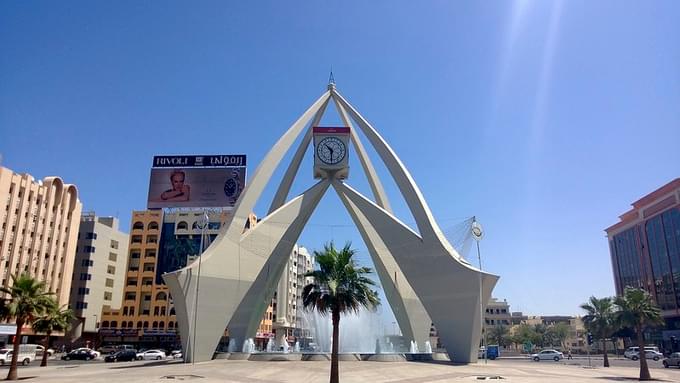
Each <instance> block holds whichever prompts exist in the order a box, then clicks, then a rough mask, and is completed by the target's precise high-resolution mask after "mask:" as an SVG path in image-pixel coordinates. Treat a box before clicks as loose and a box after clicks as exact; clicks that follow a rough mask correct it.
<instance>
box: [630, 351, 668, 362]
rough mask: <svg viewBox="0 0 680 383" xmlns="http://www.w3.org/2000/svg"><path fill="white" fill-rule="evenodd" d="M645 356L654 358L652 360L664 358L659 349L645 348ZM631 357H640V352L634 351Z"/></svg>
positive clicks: (635, 358) (636, 358)
mask: <svg viewBox="0 0 680 383" xmlns="http://www.w3.org/2000/svg"><path fill="white" fill-rule="evenodd" d="M645 357H646V358H647V359H652V360H655V361H656V360H659V359H661V358H663V354H662V353H660V352H658V351H654V350H645ZM630 359H632V360H638V359H640V353H639V352H634V353H632V354H631V356H630Z"/></svg>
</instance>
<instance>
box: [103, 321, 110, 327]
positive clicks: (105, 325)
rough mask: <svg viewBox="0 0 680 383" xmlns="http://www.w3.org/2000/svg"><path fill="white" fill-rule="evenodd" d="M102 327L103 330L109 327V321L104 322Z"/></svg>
mask: <svg viewBox="0 0 680 383" xmlns="http://www.w3.org/2000/svg"><path fill="white" fill-rule="evenodd" d="M102 327H103V328H108V327H109V321H107V320H105V321H103V322H102Z"/></svg>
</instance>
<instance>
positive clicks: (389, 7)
mask: <svg viewBox="0 0 680 383" xmlns="http://www.w3.org/2000/svg"><path fill="white" fill-rule="evenodd" d="M679 18H680V4H678V3H677V2H672V1H667V2H660V1H659V2H632V1H598V2H592V1H568V2H567V1H563V2H548V1H515V2H511V1H504V2H463V1H457V2H450V1H432V2H394V1H389V2H388V1H382V2H361V1H343V2H331V1H315V2H260V3H258V4H257V5H255V4H251V2H230V3H227V2H218V1H216V2H208V1H201V2H191V3H189V2H172V1H169V2H137V1H130V2H123V1H121V2H116V3H105V2H94V3H93V2H75V1H74V2H69V3H56V2H35V1H33V2H23V1H4V2H1V3H0V46H2V51H3V53H2V55H0V153H2V157H3V158H2V164H3V166H6V167H9V168H11V169H13V170H15V171H17V172H29V173H31V174H33V175H34V176H35V177H36V178H42V177H45V176H49V175H59V176H61V177H62V178H63V179H64V180H65V181H66V182H68V183H74V184H76V185H77V186H78V188H79V191H80V198H81V200H82V202H83V203H84V207H85V209H86V210H95V211H96V212H97V213H98V214H100V215H118V216H119V217H120V219H121V222H122V225H123V226H124V227H125V228H127V227H128V226H129V219H130V212H131V211H132V210H142V209H144V208H145V203H146V194H147V184H148V178H149V167H150V165H151V158H152V156H153V155H154V154H192V153H197V154H208V153H215V154H217V153H244V154H247V155H248V159H249V171H250V172H251V173H252V171H254V169H255V167H256V165H257V164H258V163H259V161H260V160H261V159H262V158H263V156H264V155H265V154H266V152H267V151H268V150H269V148H270V147H271V145H272V144H273V143H274V142H275V141H276V140H277V139H278V137H279V136H280V135H281V134H282V133H283V132H284V131H285V130H286V129H287V128H288V127H289V126H290V124H291V123H292V122H293V121H294V120H295V119H296V118H297V117H298V116H299V115H300V114H301V113H302V112H303V111H304V110H305V109H306V108H307V107H308V106H309V105H310V104H311V103H312V102H313V101H314V100H315V99H316V98H317V97H318V96H319V95H320V94H321V93H322V92H323V91H324V90H325V87H326V83H327V80H328V74H329V70H330V68H331V67H332V68H333V71H334V73H335V78H336V81H337V85H338V89H339V90H340V92H341V93H342V94H343V95H344V96H345V97H346V98H347V99H348V100H349V101H350V102H351V103H353V105H354V106H355V107H357V108H358V110H359V111H360V112H361V113H362V114H363V115H364V116H365V117H366V118H367V119H368V120H369V121H370V122H371V123H372V124H373V125H374V126H375V127H376V128H377V129H378V130H379V131H380V132H381V134H382V135H383V137H385V138H386V140H387V141H388V142H389V144H390V145H391V146H392V147H393V148H394V150H395V151H396V152H397V153H398V155H399V156H400V157H401V159H402V161H403V162H404V163H405V165H406V166H407V167H408V168H409V170H410V171H411V173H412V175H413V177H414V178H415V180H416V182H418V184H419V185H420V188H421V190H422V191H423V193H424V196H425V198H426V199H427V201H428V203H429V205H430V207H431V209H432V210H433V212H434V214H435V216H436V218H437V219H438V221H439V224H440V226H441V227H442V229H444V230H445V231H446V230H448V229H450V228H454V227H455V226H456V225H457V224H459V223H460V222H461V221H462V220H464V219H465V218H466V217H470V216H472V215H476V216H477V217H479V219H480V220H481V222H482V223H483V224H484V226H485V229H486V237H485V239H484V241H483V242H482V243H481V248H482V255H483V259H484V263H485V269H487V270H489V271H491V272H494V273H497V274H499V275H501V280H500V282H499V284H498V286H497V288H496V291H495V293H494V295H495V296H497V297H499V298H507V299H508V301H509V303H510V304H511V309H512V310H521V311H524V312H528V313H531V314H576V313H579V309H578V305H579V304H580V303H581V302H584V301H585V300H586V299H587V298H588V297H589V296H590V295H593V294H594V295H596V296H603V295H610V294H613V293H614V287H613V279H612V273H611V263H610V260H609V252H608V247H607V241H606V238H605V236H604V232H603V229H604V228H606V227H608V226H609V225H611V224H613V223H615V222H616V220H617V217H618V215H620V214H621V213H623V212H625V211H626V210H627V209H628V208H629V204H630V203H631V202H633V201H634V200H636V199H637V198H639V197H641V196H643V195H645V194H646V193H648V192H650V191H652V190H653V189H655V188H657V187H659V186H661V185H663V184H665V183H666V182H669V181H670V180H672V179H674V178H676V177H678V176H680V150H678V143H679V142H680V107H679V105H680V23H678V22H677V20H678V19H679ZM325 122H326V123H327V124H332V123H334V122H335V123H337V118H334V117H333V116H330V117H329V119H328V120H326V121H325ZM26 147H28V148H30V149H31V150H30V152H27V151H25V150H24V148H26ZM351 165H353V168H352V169H353V170H352V174H351V176H350V180H349V182H350V183H351V184H353V185H356V186H357V188H359V189H360V190H367V189H366V187H365V180H364V179H363V178H362V177H361V175H360V172H359V171H358V169H359V167H358V164H357V163H356V161H353V162H352V163H351ZM311 173H312V170H311V165H310V164H309V162H307V163H306V165H304V166H303V167H302V169H301V172H300V177H299V179H298V181H297V182H296V185H295V190H296V191H298V192H299V191H301V190H304V188H306V187H307V186H309V185H311V184H312V182H313V180H312V178H311ZM279 174H280V173H279ZM386 184H387V187H388V191H389V192H390V196H391V197H392V200H393V201H395V202H394V204H395V208H396V211H397V213H398V214H399V215H400V216H401V217H404V220H405V221H407V222H410V221H411V219H410V217H409V216H408V213H407V211H406V209H405V206H404V204H403V203H401V204H400V203H398V202H397V200H398V195H397V194H396V190H395V188H394V185H393V184H392V183H391V181H390V182H386ZM269 193H270V194H269V195H271V194H272V193H273V192H272V191H269ZM265 197H266V196H265ZM268 203H269V201H265V202H263V203H261V204H260V205H258V211H257V213H258V214H260V215H262V214H264V213H265V210H266V208H267V206H268ZM328 239H334V240H336V241H338V242H344V241H345V240H352V241H353V242H354V244H355V246H356V247H357V248H359V249H360V255H361V256H362V259H367V258H366V254H365V250H364V249H365V247H364V245H363V243H362V242H361V239H360V237H359V235H358V232H357V231H356V229H354V228H353V227H352V224H351V219H350V217H349V216H348V215H347V213H346V212H344V210H343V209H342V207H341V206H340V202H339V200H338V198H337V197H336V196H334V195H332V194H329V195H328V196H327V197H326V198H324V201H323V205H322V206H321V207H320V208H319V209H318V211H317V212H316V213H315V215H314V216H313V217H312V220H311V222H310V225H309V227H308V228H307V229H306V230H305V232H304V233H303V236H302V238H301V240H300V242H301V243H302V244H304V245H306V246H308V247H311V248H318V247H319V246H321V245H322V244H323V243H324V242H325V241H326V240H328Z"/></svg>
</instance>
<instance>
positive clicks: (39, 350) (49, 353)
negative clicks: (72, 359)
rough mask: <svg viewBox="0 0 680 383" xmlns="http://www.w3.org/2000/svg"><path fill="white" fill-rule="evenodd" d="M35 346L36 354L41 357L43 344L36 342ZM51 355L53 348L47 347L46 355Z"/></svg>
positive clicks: (43, 349) (43, 348)
mask: <svg viewBox="0 0 680 383" xmlns="http://www.w3.org/2000/svg"><path fill="white" fill-rule="evenodd" d="M35 348H36V349H35V353H36V356H40V357H42V354H43V352H44V351H45V346H43V345H39V344H38V345H36V346H35ZM52 355H54V349H51V348H48V349H47V356H52Z"/></svg>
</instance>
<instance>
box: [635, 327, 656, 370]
mask: <svg viewBox="0 0 680 383" xmlns="http://www.w3.org/2000/svg"><path fill="white" fill-rule="evenodd" d="M636 327H637V328H636V330H637V343H638V356H639V357H640V380H652V376H651V375H650V374H649V367H648V366H647V355H646V354H647V353H646V352H645V338H644V334H643V333H642V326H640V325H637V326H636Z"/></svg>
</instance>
